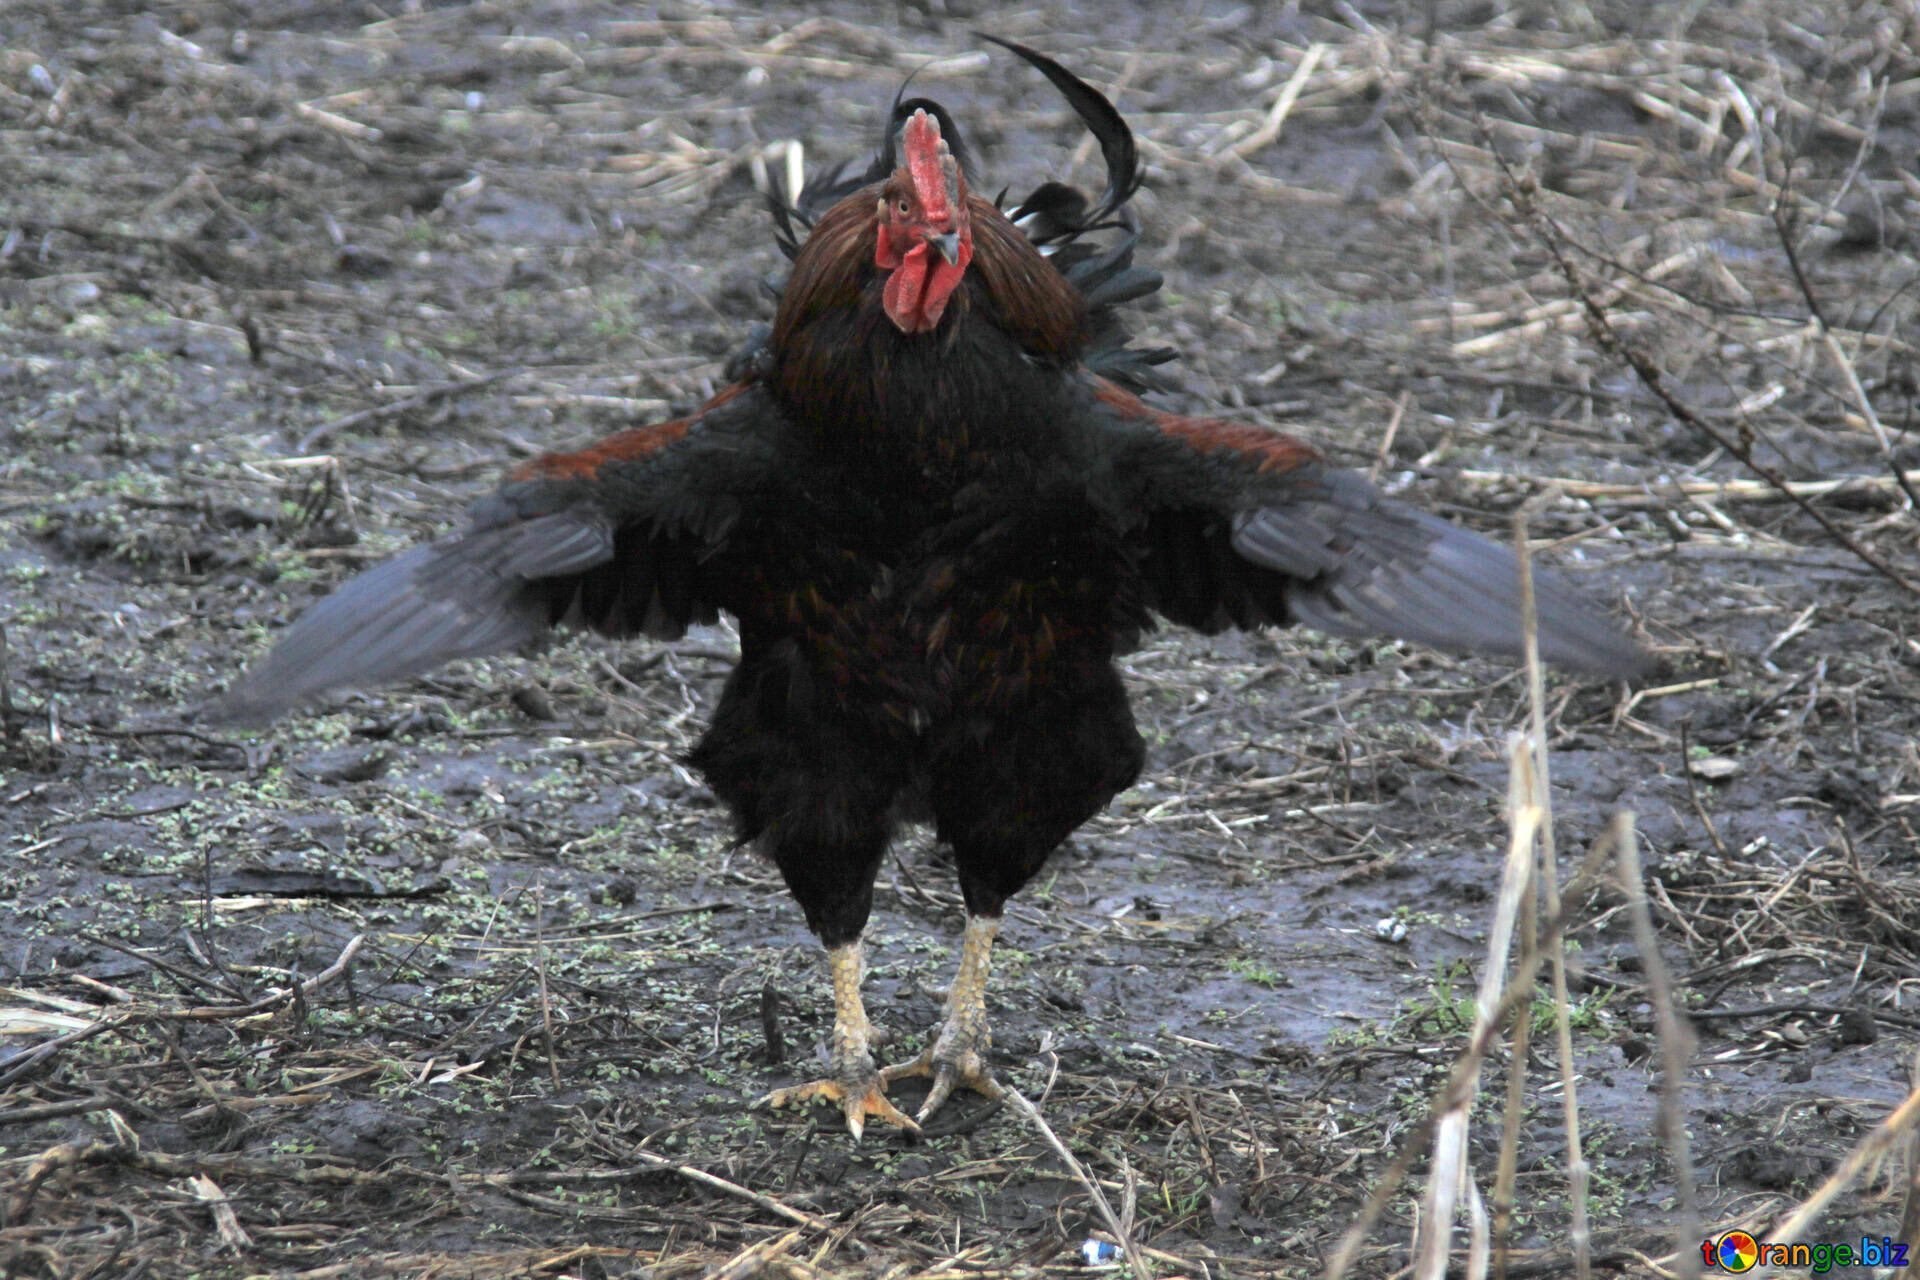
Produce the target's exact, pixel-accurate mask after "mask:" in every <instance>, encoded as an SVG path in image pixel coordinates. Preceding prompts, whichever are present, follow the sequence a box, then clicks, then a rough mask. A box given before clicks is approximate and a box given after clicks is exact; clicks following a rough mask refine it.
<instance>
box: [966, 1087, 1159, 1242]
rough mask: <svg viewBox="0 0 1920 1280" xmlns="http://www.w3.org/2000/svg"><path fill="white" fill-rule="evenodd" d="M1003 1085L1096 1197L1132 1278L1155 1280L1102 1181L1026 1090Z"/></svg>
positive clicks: (1090, 1195) (1098, 1209)
mask: <svg viewBox="0 0 1920 1280" xmlns="http://www.w3.org/2000/svg"><path fill="white" fill-rule="evenodd" d="M1002 1088H1003V1089H1004V1090H1005V1099H1006V1101H1007V1102H1008V1103H1010V1104H1012V1106H1013V1109H1014V1110H1015V1111H1018V1112H1019V1113H1020V1114H1021V1115H1022V1116H1025V1117H1026V1121H1027V1123H1028V1124H1030V1125H1032V1126H1033V1127H1034V1129H1035V1131H1037V1132H1038V1133H1039V1135H1040V1136H1041V1138H1043V1139H1044V1140H1045V1141H1046V1144H1047V1145H1048V1146H1050V1147H1052V1148H1053V1153H1054V1154H1055V1155H1057V1156H1059V1157H1060V1162H1061V1163H1062V1164H1064V1165H1066V1166H1067V1172H1068V1173H1071V1174H1072V1175H1073V1178H1074V1181H1076V1182H1078V1183H1079V1184H1080V1186H1081V1187H1082V1188H1083V1189H1084V1190H1085V1191H1086V1193H1087V1196H1088V1198H1090V1199H1091V1200H1092V1201H1093V1207H1094V1209H1095V1211H1096V1212H1098V1213H1099V1215H1100V1220H1101V1221H1102V1222H1104V1223H1106V1224H1107V1230H1108V1231H1111V1232H1112V1233H1113V1238H1114V1239H1115V1240H1117V1241H1119V1242H1120V1249H1121V1252H1123V1253H1125V1254H1126V1255H1127V1267H1128V1269H1129V1270H1131V1271H1132V1272H1133V1280H1152V1276H1153V1272H1152V1271H1151V1270H1150V1269H1148V1267H1147V1260H1146V1259H1145V1258H1143V1257H1141V1256H1140V1246H1139V1245H1137V1244H1135V1243H1134V1240H1133V1237H1132V1236H1131V1235H1129V1234H1128V1233H1127V1232H1126V1231H1124V1230H1122V1229H1121V1226H1120V1218H1119V1216H1118V1215H1117V1214H1115V1213H1114V1211H1113V1206H1112V1205H1110V1204H1108V1203H1107V1197H1106V1195H1105V1193H1103V1192H1102V1191H1101V1190H1100V1184H1099V1183H1097V1182H1095V1181H1094V1180H1093V1178H1092V1177H1091V1176H1089V1175H1088V1173H1087V1171H1086V1169H1085V1168H1084V1167H1083V1166H1082V1165H1081V1163H1080V1162H1079V1161H1078V1160H1076V1159H1074V1157H1073V1152H1071V1151H1069V1150H1067V1144H1066V1143H1064V1142H1062V1141H1060V1136H1059V1135H1058V1134H1056V1133H1055V1132H1054V1131H1053V1126H1051V1125H1049V1124H1048V1123H1047V1121H1046V1117H1044V1116H1042V1115H1041V1114H1040V1109H1039V1108H1038V1107H1036V1106H1034V1105H1033V1104H1032V1103H1031V1102H1029V1101H1027V1098H1026V1095H1025V1094H1023V1093H1021V1092H1020V1091H1019V1090H1018V1089H1016V1088H1014V1087H1013V1086H1012V1085H1003V1086H1002Z"/></svg>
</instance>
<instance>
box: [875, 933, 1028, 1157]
mask: <svg viewBox="0 0 1920 1280" xmlns="http://www.w3.org/2000/svg"><path fill="white" fill-rule="evenodd" d="M999 932H1000V919H999V917H998V916H968V917H967V931H966V933H965V935H964V936H963V937H962V938H961V942H960V969H959V972H958V973H956V974H954V977H953V986H952V987H950V988H948V990H947V1016H946V1020H945V1021H944V1022H942V1023H941V1024H940V1032H939V1034H938V1035H936V1036H935V1037H934V1040H933V1043H932V1044H930V1045H928V1046H927V1047H926V1048H925V1049H923V1050H921V1052H920V1056H919V1057H917V1058H915V1059H914V1060H913V1061H912V1062H903V1063H900V1064H899V1065H898V1066H892V1067H888V1068H886V1069H885V1070H883V1071H881V1073H880V1082H881V1086H882V1087H883V1088H884V1087H886V1086H887V1085H891V1084H892V1083H893V1082H894V1081H896V1080H904V1079H906V1078H907V1077H909V1076H925V1077H927V1078H928V1079H930V1080H932V1081H933V1088H932V1089H931V1090H929V1091H928V1093H927V1100H926V1102H925V1103H924V1104H922V1106H921V1107H920V1111H919V1113H918V1115H917V1116H916V1117H915V1118H916V1119H918V1120H921V1121H925V1120H926V1118H927V1117H928V1116H930V1115H932V1114H933V1113H934V1112H935V1111H938V1110H939V1109H940V1106H941V1104H943V1103H944V1102H946V1100H947V1099H948V1098H949V1097H951V1096H952V1094H953V1091H954V1089H955V1088H957V1087H958V1086H960V1085H965V1086H966V1087H967V1088H969V1089H972V1090H973V1091H974V1092H975V1093H978V1094H981V1095H983V1096H985V1097H988V1098H993V1099H995V1100H998V1099H999V1098H1000V1097H1001V1096H1002V1094H1003V1093H1004V1090H1002V1089H1001V1088H1000V1085H999V1082H998V1081H996V1080H995V1079H994V1078H993V1071H992V1069H991V1068H990V1067H988V1066H987V1050H988V1049H989V1048H991V1047H992V1045H993V1036H992V1034H991V1033H990V1032H989V1031H988V1030H987V972H988V969H989V968H990V966H991V963H992V957H993V940H994V938H995V936H997V935H998V934H999Z"/></svg>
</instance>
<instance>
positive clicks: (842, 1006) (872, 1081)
mask: <svg viewBox="0 0 1920 1280" xmlns="http://www.w3.org/2000/svg"><path fill="white" fill-rule="evenodd" d="M827 971H828V972H829V974H831V975H832V978H833V1048H832V1049H831V1051H830V1052H829V1054H828V1059H827V1063H828V1065H827V1072H828V1074H827V1075H826V1076H824V1077H822V1078H821V1079H819V1080H812V1081H809V1082H808V1083H806V1084H797V1085H793V1086H792V1087H790V1088H786V1089H775V1090H774V1091H773V1092H772V1093H769V1094H768V1095H767V1096H766V1097H764V1098H762V1099H760V1101H759V1103H758V1104H757V1105H759V1106H763V1107H797V1106H805V1105H806V1104H807V1103H810V1102H830V1103H837V1104H839V1107H840V1111H841V1113H842V1114H843V1115H845V1116H846V1118H847V1128H848V1129H849V1130H850V1131H851V1132H852V1133H853V1137H854V1141H856V1142H858V1141H859V1140H860V1135H861V1134H862V1133H864V1132H865V1131H866V1127H867V1121H868V1120H870V1119H871V1120H879V1121H881V1122H883V1123H885V1124H890V1125H895V1126H897V1127H899V1128H902V1129H907V1130H910V1131H912V1132H914V1133H918V1132H920V1126H919V1125H917V1124H915V1123H914V1122H913V1120H912V1119H911V1118H909V1117H908V1115H907V1114H906V1112H904V1111H902V1110H900V1108H898V1107H896V1106H894V1105H893V1104H892V1103H891V1102H888V1101H887V1093H886V1082H885V1080H884V1078H883V1077H882V1076H881V1074H880V1072H878V1071H876V1070H875V1069H874V1065H873V1053H872V1051H871V1050H870V1049H869V1048H868V1040H869V1038H870V1036H871V1032H872V1028H871V1027H870V1026H869V1024H868V1022H867V1007H866V1004H865V1003H864V1002H863V1001H862V1000H861V999H860V979H861V978H862V976H864V974H865V971H866V960H865V957H864V955H863V954H862V952H861V947H860V943H859V942H858V941H857V940H856V941H854V942H849V943H846V944H845V945H843V946H838V947H832V948H830V949H829V950H828V951H827Z"/></svg>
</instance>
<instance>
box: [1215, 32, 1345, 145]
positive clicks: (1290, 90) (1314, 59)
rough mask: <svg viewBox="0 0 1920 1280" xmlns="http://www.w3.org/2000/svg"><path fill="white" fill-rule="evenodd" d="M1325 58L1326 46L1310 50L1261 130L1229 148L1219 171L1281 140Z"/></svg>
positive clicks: (1281, 92) (1314, 45) (1319, 44)
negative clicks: (1295, 107)
mask: <svg viewBox="0 0 1920 1280" xmlns="http://www.w3.org/2000/svg"><path fill="white" fill-rule="evenodd" d="M1326 55H1327V46H1326V45H1325V44H1322V43H1319V42H1315V43H1313V44H1310V45H1308V46H1307V51H1306V53H1305V54H1303V55H1302V56H1301V58H1300V65H1299V66H1297V67H1295V68H1294V69H1293V74H1292V75H1291V76H1288V77H1287V83H1286V84H1285V85H1284V86H1282V88H1281V90H1280V96H1279V97H1278V98H1275V99H1274V100H1273V106H1272V107H1271V108H1270V109H1269V110H1268V111H1267V118H1266V119H1265V120H1262V121H1261V122H1260V127H1259V128H1258V129H1255V130H1254V131H1253V132H1252V133H1250V134H1248V135H1247V136H1246V137H1244V138H1242V139H1240V141H1238V142H1236V143H1234V144H1233V145H1232V146H1231V147H1229V148H1227V152H1226V154H1225V155H1223V156H1221V157H1220V158H1219V159H1218V160H1216V161H1215V162H1214V165H1215V167H1216V168H1217V167H1219V166H1220V165H1221V164H1224V163H1225V162H1226V161H1227V160H1228V159H1230V158H1231V159H1235V160H1245V159H1246V158H1247V157H1248V156H1250V155H1252V154H1253V153H1254V152H1256V151H1258V150H1260V149H1261V148H1262V147H1264V146H1266V145H1268V144H1269V143H1271V142H1272V141H1273V140H1274V139H1276V138H1278V137H1279V136H1280V130H1281V129H1282V128H1283V127H1284V126H1285V125H1286V123H1287V116H1289V115H1290V114H1292V112H1293V104H1294V103H1296V102H1298V101H1299V100H1300V91H1301V90H1302V89H1304V88H1306V87H1307V80H1308V79H1309V78H1310V77H1311V76H1312V75H1313V72H1314V68H1316V67H1318V66H1319V65H1320V59H1322V58H1324V57H1326Z"/></svg>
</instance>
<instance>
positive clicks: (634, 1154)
mask: <svg viewBox="0 0 1920 1280" xmlns="http://www.w3.org/2000/svg"><path fill="white" fill-rule="evenodd" d="M621 1154H622V1155H623V1156H624V1157H625V1158H627V1159H629V1160H632V1161H635V1162H636V1163H639V1164H642V1165H645V1166H646V1167H647V1168H649V1169H659V1170H663V1171H665V1172H667V1173H676V1174H679V1175H680V1176H681V1177H683V1178H685V1179H686V1180H687V1181H688V1182H692V1183H697V1184H698V1185H700V1186H703V1187H706V1188H708V1189H709V1190H712V1191H718V1192H720V1193H721V1194H722V1195H728V1196H732V1197H733V1198H734V1199H736V1200H745V1201H746V1202H747V1203H748V1204H751V1205H754V1206H755V1207H757V1208H760V1209H764V1210H766V1211H767V1212H768V1213H771V1214H773V1215H774V1216H775V1217H777V1218H784V1219H785V1220H786V1221H788V1222H791V1223H795V1224H796V1225H798V1226H802V1227H811V1228H813V1229H814V1230H816V1231H831V1230H833V1225H834V1224H833V1223H832V1222H831V1221H829V1220H828V1219H826V1218H822V1217H820V1216H819V1215H818V1214H812V1213H808V1212H806V1211H805V1210H803V1209H796V1208H794V1207H793V1206H792V1205H788V1204H782V1203H781V1202H780V1201H778V1200H775V1199H774V1198H773V1197H772V1196H765V1195H761V1194H760V1193H759V1192H758V1191H750V1190H748V1189H747V1188H746V1187H743V1186H741V1185H740V1184H739V1183H737V1182H728V1181H727V1180H726V1179H725V1178H722V1177H718V1176H716V1175H715V1174H711V1173H708V1172H707V1171H706V1170H705V1169H696V1168H695V1167H694V1166H692V1165H690V1164H682V1163H681V1162H680V1161H678V1160H669V1159H668V1158H667V1157H665V1156H662V1155H655V1154H654V1153H653V1152H651V1151H647V1150H645V1149H643V1148H640V1147H627V1148H624V1149H623V1150H622V1152H621ZM629 1172H630V1171H629ZM517 1177H518V1175H516V1174H510V1173H507V1174H494V1175H491V1176H489V1177H486V1178H483V1179H481V1180H480V1181H482V1182H486V1183H497V1184H499V1185H502V1186H511V1185H512V1184H513V1183H514V1181H515V1179H516V1178H517Z"/></svg>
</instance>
